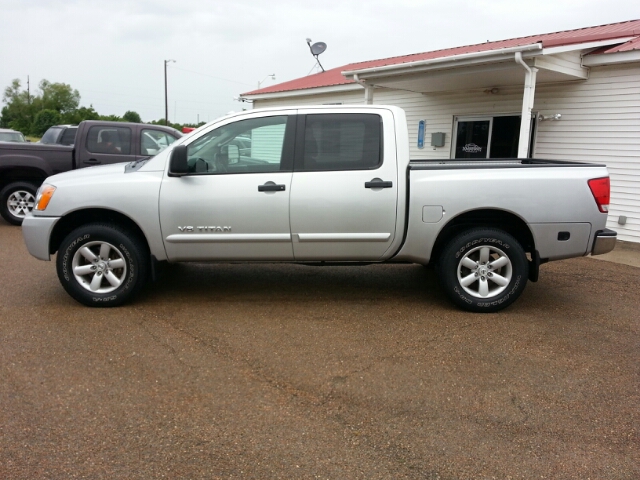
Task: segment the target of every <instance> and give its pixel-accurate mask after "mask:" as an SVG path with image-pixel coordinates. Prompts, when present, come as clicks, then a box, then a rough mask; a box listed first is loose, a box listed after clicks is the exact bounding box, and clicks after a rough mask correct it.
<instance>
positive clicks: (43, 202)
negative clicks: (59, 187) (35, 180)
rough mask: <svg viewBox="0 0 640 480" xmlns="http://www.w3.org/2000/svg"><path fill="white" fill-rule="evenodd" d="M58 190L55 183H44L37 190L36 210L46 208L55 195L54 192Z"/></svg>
mask: <svg viewBox="0 0 640 480" xmlns="http://www.w3.org/2000/svg"><path fill="white" fill-rule="evenodd" d="M55 191H56V187H54V186H53V185H42V186H41V187H40V188H39V189H38V191H37V192H36V207H35V210H40V211H42V210H45V209H46V208H47V205H49V201H50V200H51V197H52V196H53V192H55Z"/></svg>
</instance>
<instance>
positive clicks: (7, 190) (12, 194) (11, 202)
mask: <svg viewBox="0 0 640 480" xmlns="http://www.w3.org/2000/svg"><path fill="white" fill-rule="evenodd" d="M37 190H38V187H37V186H36V185H34V184H33V183H29V182H13V183H10V184H9V185H7V186H6V187H4V188H3V189H2V191H0V215H2V218H4V219H5V220H6V221H7V222H9V223H11V224H13V225H22V221H23V220H24V217H25V215H26V214H27V213H29V212H30V211H31V210H33V207H34V206H35V204H36V191H37Z"/></svg>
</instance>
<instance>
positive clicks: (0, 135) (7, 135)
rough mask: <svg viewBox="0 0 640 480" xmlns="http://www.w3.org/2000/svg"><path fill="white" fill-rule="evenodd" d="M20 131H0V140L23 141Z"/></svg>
mask: <svg viewBox="0 0 640 480" xmlns="http://www.w3.org/2000/svg"><path fill="white" fill-rule="evenodd" d="M25 141H26V140H25V139H24V135H22V134H21V133H20V132H0V142H25Z"/></svg>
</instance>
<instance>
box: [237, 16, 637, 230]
mask: <svg viewBox="0 0 640 480" xmlns="http://www.w3.org/2000/svg"><path fill="white" fill-rule="evenodd" d="M242 97H243V98H244V99H246V100H249V101H253V106H254V108H261V107H273V106H290V105H309V104H363V103H367V104H387V105H397V106H400V107H402V108H403V109H404V110H405V111H406V112H407V118H408V123H409V132H410V142H411V155H412V158H415V159H417V158H427V159H436V158H440V159H441V158H501V157H503V158H504V157H520V158H525V157H531V158H545V159H554V160H567V161H572V160H573V161H576V160H577V161H585V162H591V163H601V164H606V165H607V166H608V168H609V173H610V175H611V206H610V213H609V224H608V227H609V228H612V229H614V230H616V231H617V232H618V238H619V239H621V240H626V241H631V242H640V20H634V21H629V22H622V23H616V24H610V25H603V26H598V27H589V28H583V29H579V30H570V31H565V32H558V33H550V34H543V35H535V36H530V37H522V38H515V39H510V40H503V41H497V42H487V43H483V44H479V45H471V46H465V47H457V48H451V49H446V50H438V51H434V52H426V53H419V54H414V55H406V56H402V57H394V58H387V59H381V60H373V61H368V62H361V63H353V64H349V65H345V66H342V67H339V68H334V69H332V70H327V71H326V72H323V73H318V74H315V75H310V76H307V77H303V78H299V79H296V80H292V81H289V82H284V83H281V84H278V85H273V86H270V87H267V88H263V89H260V90H255V91H252V92H247V93H245V94H243V95H242ZM419 132H420V133H419ZM434 134H435V135H434Z"/></svg>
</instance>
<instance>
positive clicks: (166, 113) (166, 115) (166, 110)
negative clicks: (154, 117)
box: [164, 59, 176, 125]
mask: <svg viewBox="0 0 640 480" xmlns="http://www.w3.org/2000/svg"><path fill="white" fill-rule="evenodd" d="M169 62H173V63H176V61H175V60H171V59H169V60H165V61H164V124H165V125H169V96H168V94H167V63H169Z"/></svg>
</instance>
